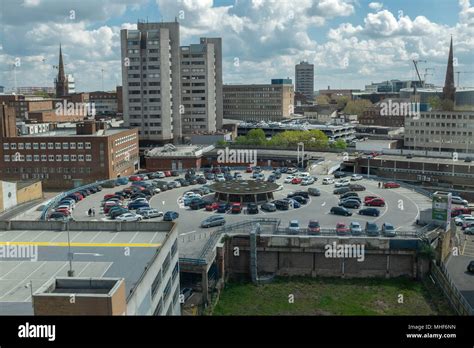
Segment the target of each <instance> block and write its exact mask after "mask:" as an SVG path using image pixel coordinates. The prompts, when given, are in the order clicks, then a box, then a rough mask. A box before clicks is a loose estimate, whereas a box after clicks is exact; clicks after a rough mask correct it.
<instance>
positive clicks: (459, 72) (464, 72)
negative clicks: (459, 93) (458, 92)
mask: <svg viewBox="0 0 474 348" xmlns="http://www.w3.org/2000/svg"><path fill="white" fill-rule="evenodd" d="M456 74H458V88H459V75H461V74H474V71H456Z"/></svg>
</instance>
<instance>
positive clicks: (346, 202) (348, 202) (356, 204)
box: [339, 199, 360, 209]
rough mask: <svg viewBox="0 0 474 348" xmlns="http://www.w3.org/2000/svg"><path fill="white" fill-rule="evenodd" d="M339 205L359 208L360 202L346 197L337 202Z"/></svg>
mask: <svg viewBox="0 0 474 348" xmlns="http://www.w3.org/2000/svg"><path fill="white" fill-rule="evenodd" d="M339 206H340V207H344V208H350V209H359V207H360V202H359V201H356V200H355V199H346V200H343V201H341V202H339Z"/></svg>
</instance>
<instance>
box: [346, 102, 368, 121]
mask: <svg viewBox="0 0 474 348" xmlns="http://www.w3.org/2000/svg"><path fill="white" fill-rule="evenodd" d="M372 105H373V104H372V103H371V102H370V100H366V99H359V100H349V101H348V102H347V104H346V107H345V108H344V112H345V113H346V114H349V115H357V116H359V117H360V116H362V114H363V113H364V111H365V110H366V109H367V108H369V107H371V106H372Z"/></svg>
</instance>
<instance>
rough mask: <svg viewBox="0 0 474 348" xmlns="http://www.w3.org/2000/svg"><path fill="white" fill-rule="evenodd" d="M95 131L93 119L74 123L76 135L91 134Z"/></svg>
mask: <svg viewBox="0 0 474 348" xmlns="http://www.w3.org/2000/svg"><path fill="white" fill-rule="evenodd" d="M96 132H97V129H96V122H95V121H85V122H81V123H77V124H76V135H93V134H95V133H96Z"/></svg>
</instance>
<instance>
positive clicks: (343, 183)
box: [335, 179, 351, 187]
mask: <svg viewBox="0 0 474 348" xmlns="http://www.w3.org/2000/svg"><path fill="white" fill-rule="evenodd" d="M350 184H351V181H350V180H348V179H344V180H339V181H337V182H336V185H335V187H346V186H349V185H350Z"/></svg>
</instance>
